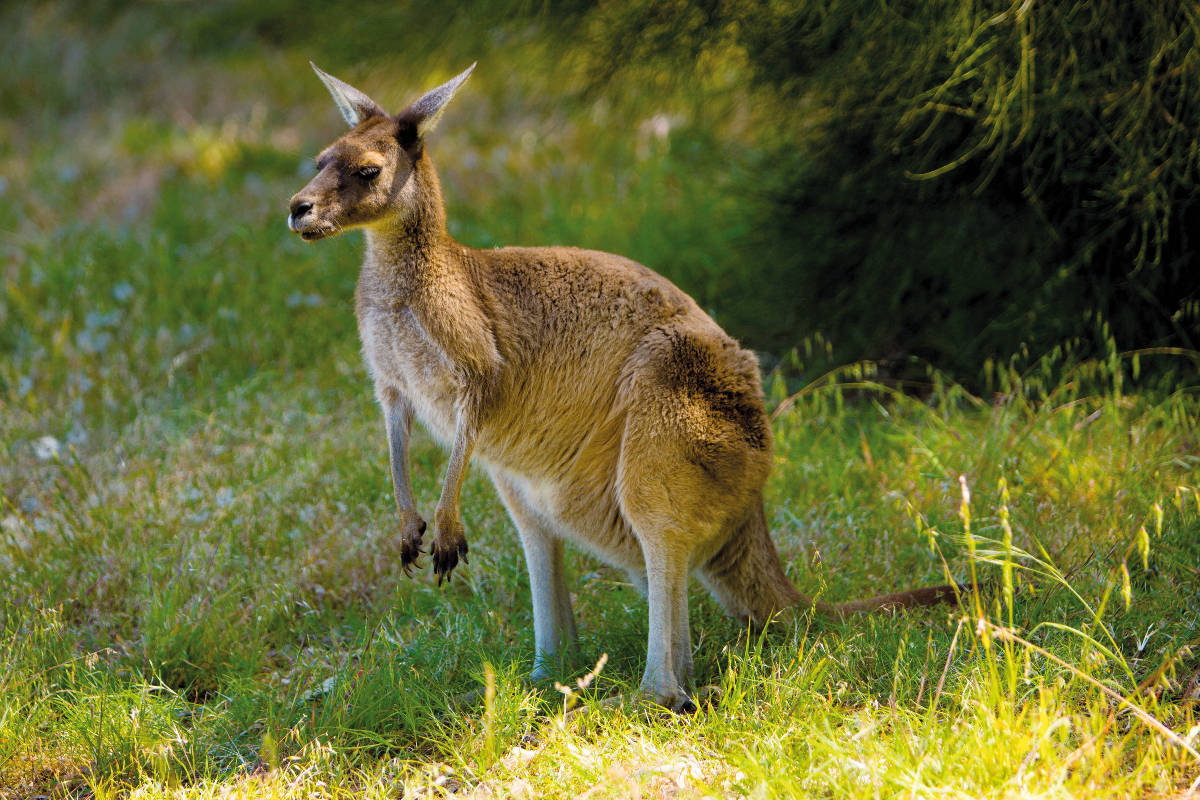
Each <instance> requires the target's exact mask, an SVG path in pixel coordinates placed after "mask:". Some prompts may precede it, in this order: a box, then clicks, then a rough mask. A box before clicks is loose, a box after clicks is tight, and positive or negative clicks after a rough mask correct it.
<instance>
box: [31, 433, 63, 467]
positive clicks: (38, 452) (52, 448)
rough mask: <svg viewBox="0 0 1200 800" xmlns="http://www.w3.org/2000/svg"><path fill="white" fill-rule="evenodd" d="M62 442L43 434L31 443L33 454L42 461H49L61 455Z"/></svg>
mask: <svg viewBox="0 0 1200 800" xmlns="http://www.w3.org/2000/svg"><path fill="white" fill-rule="evenodd" d="M62 451H63V444H62V442H60V441H59V440H58V439H55V438H54V437H53V436H43V437H42V438H40V439H38V440H37V441H35V442H34V443H33V454H34V455H35V456H37V457H38V458H39V459H40V460H42V461H50V460H51V459H55V458H58V457H59V456H61V455H62Z"/></svg>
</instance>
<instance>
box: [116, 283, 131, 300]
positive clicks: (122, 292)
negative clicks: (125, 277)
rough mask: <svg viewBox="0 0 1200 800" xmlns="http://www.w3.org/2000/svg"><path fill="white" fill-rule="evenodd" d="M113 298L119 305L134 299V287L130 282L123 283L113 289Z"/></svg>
mask: <svg viewBox="0 0 1200 800" xmlns="http://www.w3.org/2000/svg"><path fill="white" fill-rule="evenodd" d="M112 296H113V299H114V300H116V301H117V302H118V303H124V302H125V301H126V300H128V299H129V298H131V297H133V285H132V284H130V283H129V281H121V282H120V283H118V284H117V285H116V286H114V287H113V290H112Z"/></svg>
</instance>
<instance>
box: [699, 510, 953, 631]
mask: <svg viewBox="0 0 1200 800" xmlns="http://www.w3.org/2000/svg"><path fill="white" fill-rule="evenodd" d="M699 577H700V580H701V581H702V582H703V583H704V585H705V586H706V587H707V588H708V590H709V591H710V592H712V594H713V596H714V597H716V599H717V601H718V602H719V603H721V605H723V606H724V607H725V609H726V611H728V612H729V613H730V614H731V615H733V616H734V617H735V618H737V619H742V620H747V621H750V622H753V623H754V624H755V625H765V624H766V623H767V622H768V621H769V620H770V619H771V618H772V617H774V616H776V615H778V614H780V613H785V612H788V611H789V610H791V609H796V610H807V609H810V608H811V609H813V610H815V611H816V612H817V613H819V614H821V615H822V616H826V617H834V618H839V619H844V618H846V617H849V616H851V615H854V614H862V613H869V612H872V611H893V610H895V609H900V608H914V607H917V606H931V605H937V604H939V603H953V602H955V601H956V600H957V598H958V596H959V593H960V592H961V591H962V587H959V586H956V585H954V584H943V585H941V586H931V587H928V588H922V589H910V590H908V591H905V592H896V593H895V594H886V595H880V596H878V597H871V598H868V599H866V600H857V601H854V602H850V603H842V604H840V605H838V604H833V603H826V602H824V601H821V600H817V599H815V598H812V597H809V596H808V595H806V594H804V593H802V592H800V591H799V590H797V589H796V587H795V586H793V585H792V582H791V581H789V580H788V578H787V575H786V574H785V573H784V571H783V564H782V563H780V561H779V553H778V552H777V551H776V550H775V543H774V542H773V541H772V540H771V533H770V530H769V529H768V528H767V518H766V513H765V512H764V510H763V505H762V500H761V499H760V500H758V501H757V502H756V503H755V505H754V508H753V509H752V510H751V512H750V514H749V515H748V516H747V517H746V518H745V519H744V520H743V521H742V522H741V523H740V524H739V525H738V526H737V527H736V529H735V530H734V532H733V535H732V536H730V537H729V539H728V541H726V542H725V544H724V545H723V546H722V547H721V549H720V550H718V551H717V553H716V555H714V556H713V557H712V558H711V559H709V560H708V562H707V563H705V564H704V565H703V566H702V567H701V568H700V570H699Z"/></svg>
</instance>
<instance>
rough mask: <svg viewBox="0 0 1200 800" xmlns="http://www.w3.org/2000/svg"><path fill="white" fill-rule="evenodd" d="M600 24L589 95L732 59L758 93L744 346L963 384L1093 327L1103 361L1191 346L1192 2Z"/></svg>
mask: <svg viewBox="0 0 1200 800" xmlns="http://www.w3.org/2000/svg"><path fill="white" fill-rule="evenodd" d="M604 9H605V10H604V12H602V14H600V15H598V16H599V17H600V20H599V21H598V22H597V23H596V29H595V30H596V31H598V35H597V37H596V42H597V43H598V50H597V53H596V55H595V57H594V59H593V61H592V70H591V72H592V74H593V76H594V78H595V79H596V80H597V81H601V82H604V81H614V80H617V79H618V76H621V75H622V74H623V72H622V69H632V70H634V71H635V72H634V74H636V75H637V77H638V79H641V78H642V77H643V73H642V72H637V71H636V70H643V71H645V72H652V73H655V74H658V75H666V76H675V78H676V80H677V81H678V82H679V83H683V84H685V85H687V84H690V83H691V82H693V81H694V80H696V79H695V78H694V77H693V76H694V75H695V74H696V73H697V72H698V71H701V70H706V69H710V68H711V66H712V65H713V64H714V63H719V64H728V63H729V62H730V60H731V58H732V59H733V61H734V62H735V63H736V62H737V61H738V59H740V60H741V61H743V62H744V63H745V64H746V65H747V70H746V71H745V72H744V73H743V78H742V79H743V80H745V81H746V82H747V84H749V85H751V86H770V87H775V88H776V89H777V92H778V94H777V96H775V97H771V96H769V95H768V96H764V97H762V98H761V100H760V102H761V103H763V104H770V105H771V107H773V108H775V109H777V111H776V113H775V114H774V118H773V119H772V118H771V116H770V115H767V128H768V131H769V135H768V136H767V137H766V140H765V143H764V145H763V147H764V151H763V155H762V156H761V159H760V161H759V162H758V163H757V164H756V165H755V166H754V167H753V168H752V169H751V170H750V174H749V180H750V181H751V182H752V186H753V187H754V190H756V191H757V193H758V194H759V201H760V202H759V208H760V209H761V211H762V214H763V216H764V217H765V219H766V224H764V225H762V226H759V227H757V233H758V234H759V235H758V236H757V237H754V238H753V239H752V240H751V241H750V242H749V247H750V249H751V251H752V252H753V253H754V255H755V256H756V257H755V258H754V259H753V260H747V262H746V263H745V265H744V266H743V265H739V268H738V272H739V277H744V276H747V275H753V274H754V273H755V272H756V271H760V270H761V271H762V274H761V275H760V276H759V280H758V281H757V282H753V281H752V283H753V285H754V286H755V289H756V290H757V292H759V294H757V295H755V294H750V297H751V299H750V301H749V308H751V309H752V311H748V312H747V313H745V315H744V317H739V320H738V321H739V323H740V325H741V327H742V328H743V330H744V331H745V333H746V334H747V335H748V336H750V338H751V339H752V340H754V341H757V342H763V343H769V344H767V345H765V346H769V347H772V348H773V349H776V350H777V349H778V347H779V344H780V343H786V344H791V343H793V342H794V341H795V339H794V338H789V337H794V336H795V332H796V331H797V330H800V331H803V332H805V333H806V334H807V333H811V332H812V331H815V330H821V331H824V332H825V333H826V334H828V335H829V336H830V337H831V338H832V339H833V341H834V342H835V343H837V344H838V345H839V348H840V352H841V354H842V356H843V358H855V357H863V356H865V357H870V358H893V359H894V358H895V357H897V356H904V355H917V356H919V357H922V358H924V359H926V360H928V361H931V362H933V363H934V364H936V365H938V366H940V367H942V368H944V369H949V370H951V371H953V372H955V373H956V374H958V375H959V376H961V377H962V378H963V379H966V380H969V381H974V380H975V378H976V374H975V372H974V370H975V368H976V366H977V365H978V364H979V363H981V362H982V361H983V360H984V358H1001V359H1003V358H1007V357H1008V356H1010V355H1012V354H1013V353H1015V352H1017V351H1018V350H1019V349H1020V347H1021V346H1022V345H1024V346H1027V347H1029V348H1030V349H1031V350H1033V351H1034V352H1035V353H1042V352H1045V351H1047V350H1048V349H1049V348H1051V347H1053V346H1055V345H1058V344H1061V343H1063V342H1065V341H1067V340H1070V339H1078V340H1079V342H1078V343H1077V347H1078V348H1079V351H1080V352H1081V353H1092V354H1094V353H1096V352H1098V350H1099V349H1100V348H1102V346H1103V336H1097V335H1096V334H1097V331H1098V329H1099V327H1100V326H1099V325H1097V324H1096V323H1095V320H1097V319H1099V320H1101V321H1102V322H1107V323H1108V324H1109V326H1110V329H1111V332H1112V335H1114V336H1116V337H1117V340H1118V341H1119V342H1120V343H1121V345H1122V346H1123V347H1136V346H1146V345H1152V344H1157V345H1177V346H1183V347H1195V346H1196V344H1197V326H1198V325H1200V281H1198V280H1197V278H1196V273H1195V269H1194V261H1195V253H1196V246H1195V237H1194V231H1195V230H1197V228H1198V224H1200V222H1198V220H1200V218H1198V217H1197V208H1198V207H1197V205H1196V200H1195V197H1196V195H1197V193H1198V188H1200V186H1198V179H1200V172H1198V169H1200V157H1198V151H1197V144H1196V140H1195V137H1194V135H1193V131H1195V130H1196V129H1197V127H1198V126H1200V93H1198V92H1197V91H1196V87H1197V86H1198V85H1200V47H1198V46H1197V45H1198V44H1200V13H1198V12H1197V10H1196V8H1195V6H1194V5H1192V4H1187V3H1183V4H1180V3H1171V2H1155V3H1136V4H1130V3H1124V2H1120V1H1119V0H1107V2H1100V3H1094V2H1088V3H1085V2H1067V3H1031V2H1024V1H1023V0H1021V1H1018V2H1011V3H1009V2H1003V1H1002V2H985V3H977V2H958V0H944V1H943V2H933V3H926V2H914V3H890V2H889V3H883V2H878V0H833V2H821V3H817V2H786V3H778V2H759V1H758V0H746V1H744V2H727V3H700V4H687V3H644V2H638V1H637V0H631V1H630V2H617V3H610V4H606V5H605V6H604ZM635 32H636V33H637V35H636V36H635V35H634V33H635ZM630 42H633V43H634V44H632V45H630V44H629V43H630ZM730 53H736V54H739V55H738V56H737V57H732V56H730V55H729V54H730ZM630 62H632V64H633V67H631V68H625V67H623V66H619V65H626V64H628V63H630ZM767 291H769V292H770V294H769V295H766V298H765V299H762V298H763V295H764V294H765V293H766V292H767ZM748 294H749V293H748ZM755 297H758V298H760V299H758V302H757V303H756V302H754V298H755ZM755 320H757V322H756V321H755Z"/></svg>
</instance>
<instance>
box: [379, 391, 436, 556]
mask: <svg viewBox="0 0 1200 800" xmlns="http://www.w3.org/2000/svg"><path fill="white" fill-rule="evenodd" d="M380 402H381V404H382V405H383V419H384V424H385V425H386V427H387V439H388V456H389V460H390V462H391V468H392V494H393V496H394V497H395V498H396V512H397V513H398V514H399V515H400V564H401V566H403V567H404V574H405V575H409V576H411V575H412V566H411V565H412V563H413V562H414V561H416V560H417V558H418V556H420V555H421V536H422V535H423V534H424V533H425V520H423V519H421V515H420V514H418V513H417V505H416V502H415V501H414V500H413V490H412V478H411V476H410V474H409V469H408V441H409V436H410V434H411V433H412V419H413V410H412V404H411V403H409V402H408V398H407V397H405V396H404V395H403V394H401V393H400V392H399V391H397V390H395V389H392V388H387V389H384V390H383V391H381V392H380Z"/></svg>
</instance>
